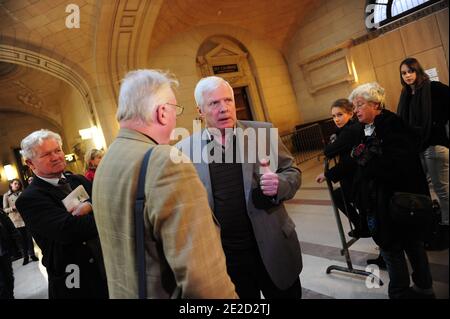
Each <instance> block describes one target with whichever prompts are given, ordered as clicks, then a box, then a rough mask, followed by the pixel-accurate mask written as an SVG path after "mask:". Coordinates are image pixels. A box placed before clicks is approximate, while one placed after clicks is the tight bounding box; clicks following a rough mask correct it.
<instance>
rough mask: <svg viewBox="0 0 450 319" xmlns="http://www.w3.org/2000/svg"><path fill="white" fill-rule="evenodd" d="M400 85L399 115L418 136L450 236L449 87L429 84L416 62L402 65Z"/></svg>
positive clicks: (426, 76) (419, 145) (424, 162)
mask: <svg viewBox="0 0 450 319" xmlns="http://www.w3.org/2000/svg"><path fill="white" fill-rule="evenodd" d="M400 81H401V83H402V86H403V90H402V93H401V96H400V102H399V104H398V109H397V114H398V115H399V116H400V117H401V118H402V119H403V120H404V121H405V122H406V123H408V124H409V125H410V126H411V127H412V129H413V130H414V131H415V133H416V138H417V145H418V148H419V151H420V153H421V154H420V157H421V161H422V166H423V168H424V171H425V173H427V174H428V175H429V177H430V179H431V184H432V186H433V189H434V191H435V192H436V195H437V196H438V198H439V203H440V206H441V212H442V219H441V224H442V225H443V230H444V231H446V232H447V233H448V210H449V207H448V146H449V137H448V121H449V87H448V86H447V85H445V84H442V83H441V82H438V81H430V79H429V77H428V75H427V74H426V73H425V71H424V70H423V68H422V66H421V65H420V63H419V61H417V60H416V59H415V58H407V59H405V60H403V61H402V62H401V63H400ZM444 225H445V226H444Z"/></svg>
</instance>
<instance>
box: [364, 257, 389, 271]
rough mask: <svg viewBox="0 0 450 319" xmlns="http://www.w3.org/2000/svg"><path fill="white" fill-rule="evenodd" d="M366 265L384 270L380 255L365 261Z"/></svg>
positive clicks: (384, 265) (384, 264)
mask: <svg viewBox="0 0 450 319" xmlns="http://www.w3.org/2000/svg"><path fill="white" fill-rule="evenodd" d="M367 264H368V265H377V266H378V268H380V269H386V263H385V262H384V259H383V257H382V256H381V255H378V257H377V258H375V259H367Z"/></svg>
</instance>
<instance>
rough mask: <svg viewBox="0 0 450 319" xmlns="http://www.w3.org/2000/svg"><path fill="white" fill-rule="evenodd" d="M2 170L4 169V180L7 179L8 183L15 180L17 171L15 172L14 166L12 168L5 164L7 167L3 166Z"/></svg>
mask: <svg viewBox="0 0 450 319" xmlns="http://www.w3.org/2000/svg"><path fill="white" fill-rule="evenodd" d="M3 168H4V170H5V175H6V179H7V180H8V181H11V180H13V179H14V178H17V171H16V169H15V168H14V166H12V165H10V164H7V165H5V166H4V167H3Z"/></svg>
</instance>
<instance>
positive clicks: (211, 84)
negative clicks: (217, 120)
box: [194, 76, 233, 111]
mask: <svg viewBox="0 0 450 319" xmlns="http://www.w3.org/2000/svg"><path fill="white" fill-rule="evenodd" d="M222 84H225V85H226V86H228V87H229V88H230V91H231V92H232V93H233V88H232V87H231V85H230V83H228V82H227V81H225V80H224V79H222V78H221V77H218V76H208V77H206V78H203V79H201V80H200V81H199V82H198V83H197V86H196V87H195V91H194V97H195V103H197V106H198V107H199V108H200V110H202V111H203V106H204V100H203V99H204V95H205V93H209V92H212V91H214V90H215V89H217V88H218V87H219V86H221V85H222Z"/></svg>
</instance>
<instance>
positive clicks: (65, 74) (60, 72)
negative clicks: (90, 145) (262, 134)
mask: <svg viewBox="0 0 450 319" xmlns="http://www.w3.org/2000/svg"><path fill="white" fill-rule="evenodd" d="M0 62H8V63H12V64H19V65H23V66H25V67H29V68H33V69H37V70H39V71H42V72H45V73H48V74H50V75H52V76H54V77H56V78H59V79H61V80H63V81H64V82H66V83H67V84H69V85H70V86H71V87H73V88H74V89H75V90H76V91H78V93H79V94H80V96H81V98H82V100H83V102H84V108H85V111H86V113H87V114H88V116H89V122H90V123H91V126H97V127H99V128H100V131H101V127H100V123H99V121H98V120H97V116H96V112H95V108H94V102H93V96H92V93H91V91H90V89H89V86H88V84H87V83H86V81H85V80H84V79H83V78H82V77H81V76H80V75H79V74H78V73H77V72H75V71H74V70H73V69H72V68H69V67H68V66H67V65H65V64H63V63H61V62H59V61H57V60H55V59H52V58H49V57H47V56H44V55H42V54H39V53H36V52H33V51H30V50H27V49H23V48H19V47H14V46H10V45H4V44H2V45H0ZM104 144H105V143H104Z"/></svg>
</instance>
